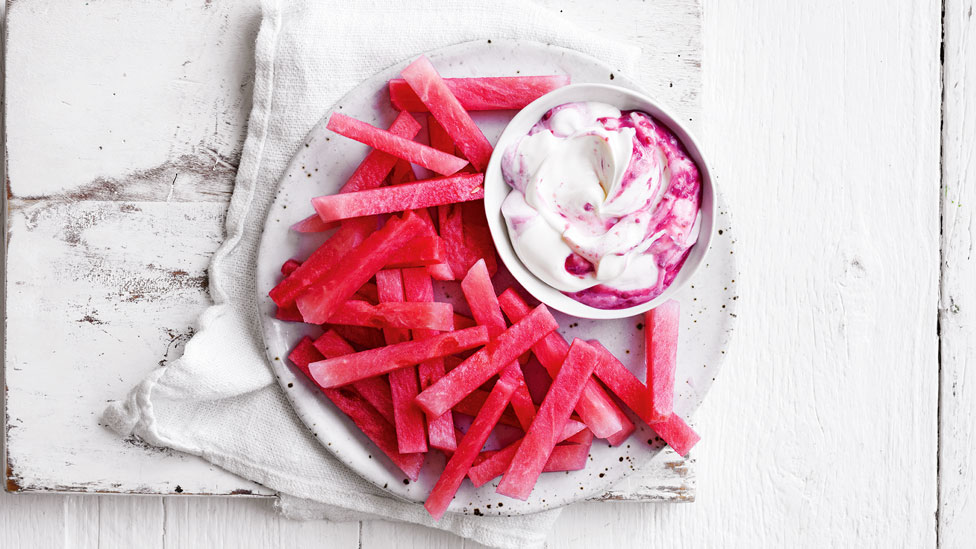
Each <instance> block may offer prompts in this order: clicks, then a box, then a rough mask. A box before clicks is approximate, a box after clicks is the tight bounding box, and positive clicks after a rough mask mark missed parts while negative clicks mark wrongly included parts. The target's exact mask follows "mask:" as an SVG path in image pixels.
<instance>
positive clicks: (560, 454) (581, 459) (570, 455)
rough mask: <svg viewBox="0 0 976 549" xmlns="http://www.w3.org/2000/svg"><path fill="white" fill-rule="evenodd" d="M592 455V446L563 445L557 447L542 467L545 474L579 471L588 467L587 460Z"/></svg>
mask: <svg viewBox="0 0 976 549" xmlns="http://www.w3.org/2000/svg"><path fill="white" fill-rule="evenodd" d="M589 455H590V445H586V444H563V445H560V446H556V447H554V448H553V449H552V453H550V454H549V458H548V459H546V464H545V465H544V466H543V467H542V472H543V473H552V472H555V471H579V470H580V469H583V468H584V467H586V458H587V457H588V456H589Z"/></svg>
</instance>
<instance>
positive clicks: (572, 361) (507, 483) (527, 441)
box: [496, 339, 597, 501]
mask: <svg viewBox="0 0 976 549" xmlns="http://www.w3.org/2000/svg"><path fill="white" fill-rule="evenodd" d="M596 359H597V355H596V351H594V350H593V348H592V347H590V346H589V345H587V344H586V342H584V341H582V340H580V339H574V340H573V343H572V345H570V347H569V353H567V354H566V360H565V362H563V365H562V367H561V368H560V369H559V374H557V375H556V378H555V379H553V381H552V387H550V388H549V393H548V394H546V398H545V400H543V401H542V406H541V407H540V408H539V413H538V414H537V415H536V418H535V421H533V422H532V426H531V427H529V430H528V432H526V433H525V437H524V438H523V439H522V444H520V445H519V448H518V451H516V452H515V457H513V458H512V463H511V464H510V465H509V466H508V469H507V470H506V471H505V474H504V476H502V481H501V482H499V483H498V489H497V490H496V491H497V492H498V493H499V494H502V495H506V496H509V497H513V498H516V499H520V500H523V501H524V500H526V499H528V497H529V494H530V493H531V492H532V488H533V487H534V486H535V483H536V481H537V480H538V478H539V474H541V473H542V470H543V469H544V468H545V465H546V461H547V460H548V459H549V454H551V453H552V449H553V447H555V446H556V443H557V442H559V435H560V434H561V433H562V430H563V427H564V426H565V424H566V421H567V420H568V419H569V416H570V414H571V413H572V412H573V406H575V405H576V402H577V401H579V398H580V395H582V394H583V387H585V386H586V380H587V379H589V378H590V374H592V373H593V368H594V366H596Z"/></svg>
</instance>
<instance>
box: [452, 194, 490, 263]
mask: <svg viewBox="0 0 976 549" xmlns="http://www.w3.org/2000/svg"><path fill="white" fill-rule="evenodd" d="M460 208H461V210H462V211H463V212H464V244H465V246H467V248H468V249H469V250H471V253H472V254H473V255H475V256H476V257H478V258H480V259H484V260H485V265H486V267H487V268H488V274H489V275H491V276H495V273H496V272H497V271H498V257H497V252H496V251H495V241H494V240H492V238H491V230H490V229H489V228H488V218H487V217H485V201H484V200H474V201H471V202H464V203H462V204H461V205H460Z"/></svg>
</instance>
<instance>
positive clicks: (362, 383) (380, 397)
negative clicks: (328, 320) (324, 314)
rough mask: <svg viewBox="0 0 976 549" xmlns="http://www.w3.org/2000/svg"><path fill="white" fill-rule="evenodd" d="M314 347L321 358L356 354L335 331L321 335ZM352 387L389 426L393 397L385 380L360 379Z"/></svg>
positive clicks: (379, 378) (391, 416) (376, 378)
mask: <svg viewBox="0 0 976 549" xmlns="http://www.w3.org/2000/svg"><path fill="white" fill-rule="evenodd" d="M314 345H315V348H316V349H317V350H318V351H319V352H320V353H322V356H323V357H327V356H342V355H348V354H350V353H354V352H356V350H355V349H353V348H352V346H351V345H349V343H348V342H347V341H346V340H345V339H343V338H342V336H340V335H339V334H338V333H337V332H336V331H335V330H329V331H327V332H325V333H324V334H322V335H321V336H320V337H319V338H318V339H316V340H315V343H314ZM316 360H321V359H316ZM352 386H353V388H354V389H356V391H358V392H359V394H360V395H362V397H363V398H364V399H366V402H369V403H370V404H371V405H372V406H373V408H376V411H377V412H379V413H381V414H383V418H384V419H386V420H387V421H389V422H390V424H391V425H392V424H393V395H392V394H391V393H390V384H389V382H387V380H386V379H385V378H383V377H382V376H379V377H370V378H367V379H361V380H359V381H357V382H356V383H353V385H352Z"/></svg>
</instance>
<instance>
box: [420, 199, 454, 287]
mask: <svg viewBox="0 0 976 549" xmlns="http://www.w3.org/2000/svg"><path fill="white" fill-rule="evenodd" d="M415 211H416V213H417V216H418V217H420V218H421V219H422V220H423V221H424V223H425V224H426V225H427V231H428V238H430V237H435V238H438V239H439V249H440V251H441V254H442V257H443V260H442V261H443V262H441V263H435V264H433V265H431V264H428V265H427V272H428V273H430V276H431V278H433V279H434V280H454V273H453V272H451V266H450V265H448V264H447V263H446V249H447V248H446V247H445V246H444V241H443V239H441V238H440V237H439V236H438V234H437V228H436V227H434V220H433V219H431V215H430V211H428V209H427V208H420V209H418V210H415Z"/></svg>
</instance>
